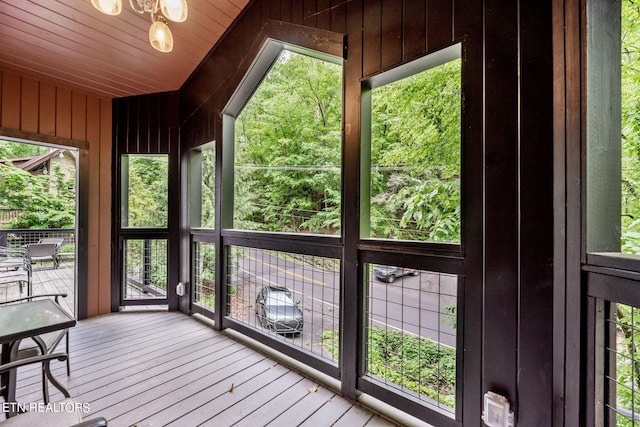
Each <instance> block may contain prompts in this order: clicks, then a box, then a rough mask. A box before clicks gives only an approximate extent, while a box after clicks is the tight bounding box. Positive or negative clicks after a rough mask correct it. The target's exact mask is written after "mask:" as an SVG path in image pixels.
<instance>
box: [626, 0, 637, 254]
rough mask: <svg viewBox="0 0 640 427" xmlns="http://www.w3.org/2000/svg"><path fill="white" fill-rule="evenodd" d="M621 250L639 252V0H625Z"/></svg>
mask: <svg viewBox="0 0 640 427" xmlns="http://www.w3.org/2000/svg"><path fill="white" fill-rule="evenodd" d="M621 61H622V62H621V64H622V186H621V191H622V232H621V243H622V251H623V252H626V253H634V254H640V193H639V192H640V67H639V66H638V64H640V4H639V3H638V2H636V1H633V0H623V1H622V55H621Z"/></svg>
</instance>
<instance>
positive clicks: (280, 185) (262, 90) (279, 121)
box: [233, 49, 342, 234]
mask: <svg viewBox="0 0 640 427" xmlns="http://www.w3.org/2000/svg"><path fill="white" fill-rule="evenodd" d="M341 129H342V67H341V66H340V65H337V64H334V63H331V62H328V61H325V60H323V59H318V58H315V57H312V56H307V55H305V54H301V53H296V52H293V51H291V50H287V49H283V50H282V51H281V52H280V53H279V55H278V56H277V58H276V60H275V62H274V63H273V66H272V67H271V68H270V69H269V71H268V72H267V74H266V75H265V76H264V79H263V80H262V81H261V83H260V85H259V86H258V87H257V89H256V90H255V92H254V93H253V95H252V96H251V98H250V99H249V100H248V102H247V103H246V104H245V105H244V106H243V109H242V112H241V113H240V114H239V115H238V116H237V117H236V119H235V141H234V211H233V228H237V229H245V230H256V231H257V230H259V231H275V232H290V233H314V234H338V233H339V232H340V219H341V216H340V205H341V189H340V187H341V174H340V166H341V152H342V150H341V140H342V139H341V138H342V132H341Z"/></svg>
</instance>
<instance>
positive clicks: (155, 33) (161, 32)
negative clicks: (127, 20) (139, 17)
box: [91, 0, 188, 52]
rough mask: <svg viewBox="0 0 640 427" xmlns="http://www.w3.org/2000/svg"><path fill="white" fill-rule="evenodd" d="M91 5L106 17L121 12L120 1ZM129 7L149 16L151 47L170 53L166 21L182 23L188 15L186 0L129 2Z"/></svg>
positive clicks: (103, 0)
mask: <svg viewBox="0 0 640 427" xmlns="http://www.w3.org/2000/svg"><path fill="white" fill-rule="evenodd" d="M91 4H92V5H93V6H94V7H95V8H96V9H98V10H99V11H100V12H102V13H105V14H107V15H119V14H120V12H122V0H91ZM129 5H130V6H131V9H133V10H134V11H135V12H137V13H140V14H144V13H149V14H150V15H151V28H149V42H150V43H151V46H153V48H154V49H156V50H159V51H160V52H171V51H172V50H173V35H172V34H171V30H169V26H168V25H167V20H170V21H173V22H184V21H185V20H186V19H187V14H188V8H187V0H129ZM158 11H160V13H158Z"/></svg>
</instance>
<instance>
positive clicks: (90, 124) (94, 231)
mask: <svg viewBox="0 0 640 427" xmlns="http://www.w3.org/2000/svg"><path fill="white" fill-rule="evenodd" d="M0 106H1V107H0V127H2V128H6V129H11V130H16V131H21V132H27V133H28V134H29V136H30V139H32V140H34V141H36V142H37V141H39V139H38V135H44V136H54V137H59V138H66V139H74V140H78V141H86V142H88V143H89V149H88V150H82V152H81V153H80V155H81V156H88V161H89V165H90V167H89V170H88V171H87V173H88V175H89V180H88V186H89V192H90V194H92V195H96V197H90V198H89V206H88V216H89V222H88V230H86V231H84V232H86V233H88V234H87V235H88V241H89V248H88V251H89V252H88V266H87V269H88V283H87V284H85V285H87V286H88V289H87V301H86V309H87V315H88V316H96V315H98V314H104V313H108V312H109V311H110V304H109V303H110V275H111V268H110V262H111V243H110V239H109V238H104V236H105V233H106V235H107V236H108V235H109V233H110V231H109V230H110V228H111V225H110V224H111V193H110V188H111V122H112V118H111V100H109V99H103V98H98V97H95V96H92V95H89V94H86V93H83V92H78V91H75V90H71V89H67V88H64V87H60V86H56V85H54V84H51V83H49V82H46V81H40V80H37V79H34V78H31V77H28V76H22V75H19V74H16V73H14V72H11V71H8V70H0ZM1 136H2V135H0V137H1ZM98 195H99V196H98ZM79 303H80V304H81V305H84V302H82V301H80V302H79Z"/></svg>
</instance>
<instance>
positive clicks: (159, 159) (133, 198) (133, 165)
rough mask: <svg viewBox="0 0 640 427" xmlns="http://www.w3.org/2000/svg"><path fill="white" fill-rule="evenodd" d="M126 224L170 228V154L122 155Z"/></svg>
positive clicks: (124, 219)
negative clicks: (168, 225)
mask: <svg viewBox="0 0 640 427" xmlns="http://www.w3.org/2000/svg"><path fill="white" fill-rule="evenodd" d="M121 165H122V180H121V181H122V190H121V195H122V198H123V200H122V204H121V206H122V217H121V221H122V227H145V228H166V227H167V224H168V214H167V212H168V209H167V208H168V196H169V191H168V172H169V171H168V157H167V155H165V154H162V155H138V154H136V155H134V154H127V155H123V156H122V163H121Z"/></svg>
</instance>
